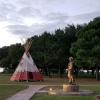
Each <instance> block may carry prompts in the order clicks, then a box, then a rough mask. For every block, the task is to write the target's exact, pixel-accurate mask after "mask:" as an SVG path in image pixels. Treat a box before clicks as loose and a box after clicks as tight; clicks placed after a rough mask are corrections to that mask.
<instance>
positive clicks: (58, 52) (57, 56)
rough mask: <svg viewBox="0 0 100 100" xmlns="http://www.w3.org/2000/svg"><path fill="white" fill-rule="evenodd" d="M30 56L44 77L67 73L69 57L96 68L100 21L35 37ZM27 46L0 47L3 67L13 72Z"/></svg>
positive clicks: (0, 58)
mask: <svg viewBox="0 0 100 100" xmlns="http://www.w3.org/2000/svg"><path fill="white" fill-rule="evenodd" d="M30 39H32V46H31V48H30V53H31V55H32V57H33V59H34V61H35V63H36V65H37V66H38V68H41V69H43V72H45V74H46V75H47V74H49V71H51V70H52V71H56V72H58V73H60V75H61V74H62V73H64V69H65V68H66V65H67V63H68V57H69V56H73V57H74V58H75V64H76V65H77V67H82V68H86V69H87V68H94V67H95V66H99V65H100V61H99V59H100V18H99V17H98V18H95V19H94V20H93V21H91V22H89V23H88V24H84V25H77V26H74V25H67V27H65V28H64V29H57V30H55V32H53V33H49V32H44V33H43V34H41V35H40V36H33V37H31V38H30ZM23 52H24V47H23V45H21V44H14V45H11V46H9V47H3V48H0V66H2V67H4V68H6V69H7V70H9V71H10V72H11V71H13V70H14V69H15V68H16V66H17V65H18V63H19V61H20V59H21V56H22V55H23Z"/></svg>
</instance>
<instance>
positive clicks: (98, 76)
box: [96, 67, 100, 80]
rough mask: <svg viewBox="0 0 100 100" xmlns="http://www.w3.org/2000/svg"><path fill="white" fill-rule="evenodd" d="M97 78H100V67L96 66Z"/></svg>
mask: <svg viewBox="0 0 100 100" xmlns="http://www.w3.org/2000/svg"><path fill="white" fill-rule="evenodd" d="M96 80H100V75H99V68H98V67H97V68H96Z"/></svg>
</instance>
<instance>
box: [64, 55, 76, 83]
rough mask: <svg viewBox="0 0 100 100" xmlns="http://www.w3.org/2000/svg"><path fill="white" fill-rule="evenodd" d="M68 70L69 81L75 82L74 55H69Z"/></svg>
mask: <svg viewBox="0 0 100 100" xmlns="http://www.w3.org/2000/svg"><path fill="white" fill-rule="evenodd" d="M66 70H67V72H68V82H69V84H75V78H74V59H73V57H69V63H68V68H67V69H66Z"/></svg>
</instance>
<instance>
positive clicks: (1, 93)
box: [0, 85, 27, 100]
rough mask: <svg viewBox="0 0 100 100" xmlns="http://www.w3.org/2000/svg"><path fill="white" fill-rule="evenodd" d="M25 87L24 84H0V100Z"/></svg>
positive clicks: (4, 99)
mask: <svg viewBox="0 0 100 100" xmlns="http://www.w3.org/2000/svg"><path fill="white" fill-rule="evenodd" d="M26 87H27V86H25V85H0V100H6V99H7V98H8V97H10V96H11V95H13V94H15V93H16V92H18V91H20V90H22V89H25V88H26Z"/></svg>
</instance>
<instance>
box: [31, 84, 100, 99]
mask: <svg viewBox="0 0 100 100" xmlns="http://www.w3.org/2000/svg"><path fill="white" fill-rule="evenodd" d="M53 88H54V87H53ZM48 89H49V88H48ZM57 89H58V87H57ZM46 90H47V89H46ZM80 90H91V91H94V92H95V94H94V95H92V96H50V95H48V94H36V95H35V96H33V97H32V98H31V100H95V98H96V95H99V94H100V85H97V86H96V85H93V86H92V85H90V86H89V85H87V86H80Z"/></svg>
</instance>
